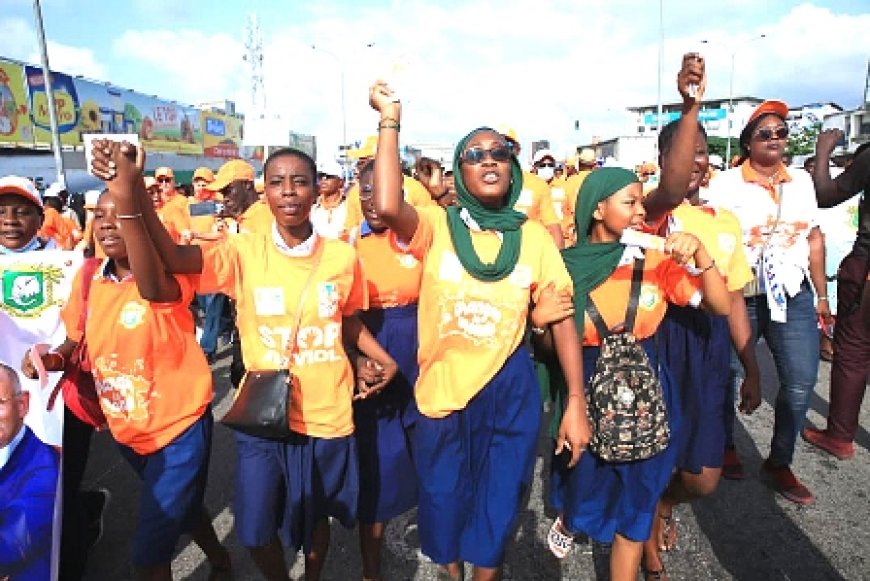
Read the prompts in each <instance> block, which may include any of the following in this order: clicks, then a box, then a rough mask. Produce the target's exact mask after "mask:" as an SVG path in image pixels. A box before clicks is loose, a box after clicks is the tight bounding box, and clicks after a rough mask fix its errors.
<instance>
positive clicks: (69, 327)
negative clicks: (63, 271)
mask: <svg viewBox="0 0 870 581" xmlns="http://www.w3.org/2000/svg"><path fill="white" fill-rule="evenodd" d="M84 308H85V305H84V301H82V270H81V269H79V271H78V272H77V273H76V275H75V278H73V282H72V288H71V289H70V293H69V301H67V303H66V305H64V306H63V308H62V309H61V311H60V318H61V320H62V321H63V324H64V327H66V336H67V337H69V338H70V339H72V340H73V341H75V342H76V343H78V342H79V341H81V340H82V336H83V335H84V329H80V328H79V324H80V322H81V317H82V309H84Z"/></svg>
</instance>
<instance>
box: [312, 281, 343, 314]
mask: <svg viewBox="0 0 870 581" xmlns="http://www.w3.org/2000/svg"><path fill="white" fill-rule="evenodd" d="M340 298H341V297H340V295H339V292H338V285H336V284H335V283H334V282H322V283H320V285H319V286H318V288H317V316H318V317H321V318H323V319H331V318H333V317H334V316H335V313H336V312H337V311H338V301H339V299H340Z"/></svg>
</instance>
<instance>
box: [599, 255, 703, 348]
mask: <svg viewBox="0 0 870 581" xmlns="http://www.w3.org/2000/svg"><path fill="white" fill-rule="evenodd" d="M640 256H642V251H641V250H640V249H639V248H637V247H636V246H628V247H626V250H625V253H624V254H623V257H622V260H621V261H620V264H619V266H617V267H616V270H614V271H613V273H612V274H611V275H610V278H608V279H607V280H605V281H604V282H603V283H601V284H600V285H599V286H598V287H597V288H595V290H593V291H592V292H591V293H589V294H590V296H591V297H592V300H593V302H594V303H595V306H596V308H597V309H598V312H599V313H601V317H602V318H603V319H604V322H605V323H606V324H607V327H608V328H613V327H614V326H616V325H618V324H620V323H622V322H623V321H625V311H626V309H627V308H628V296H629V292H630V291H631V275H632V269H633V267H634V259H636V258H639V257H640ZM701 297H702V295H701V277H699V276H692V275H690V274H689V272H688V271H687V270H686V269H685V268H684V267H683V266H680V265H679V264H677V263H676V262H674V260H673V259H671V257H670V256H668V255H667V254H665V253H663V252H658V251H656V250H647V251H646V261H645V262H644V268H643V281H642V283H641V287H640V300H639V301H638V307H637V317H636V318H635V321H634V333H633V334H634V336H635V337H637V338H638V339H646V338H647V337H650V336H652V334H653V333H655V331H656V329H658V327H659V324H660V323H661V322H662V319H664V317H665V311H667V308H668V303H673V304H675V305H679V306H686V305H690V304H691V305H694V306H698V305H699V304H700V303H701ZM600 344H601V338H600V337H599V336H598V330H597V329H596V328H595V324H594V323H593V322H592V320H591V319H590V318H589V313H586V315H585V321H584V326H583V345H600Z"/></svg>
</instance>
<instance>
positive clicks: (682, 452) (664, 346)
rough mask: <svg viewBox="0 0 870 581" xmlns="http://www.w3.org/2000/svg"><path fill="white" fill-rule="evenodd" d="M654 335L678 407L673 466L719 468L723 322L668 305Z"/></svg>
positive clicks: (726, 338) (724, 391)
mask: <svg viewBox="0 0 870 581" xmlns="http://www.w3.org/2000/svg"><path fill="white" fill-rule="evenodd" d="M658 333H659V344H660V346H661V348H660V351H661V357H662V361H664V363H665V365H667V367H668V370H669V371H670V372H671V375H672V377H673V378H674V384H675V385H676V387H677V388H678V389H679V391H680V403H681V404H682V416H683V431H682V438H681V439H680V440H679V441H678V442H676V443H677V445H678V447H679V453H678V455H677V467H678V468H679V469H680V470H685V471H687V472H693V473H695V474H700V473H701V470H702V469H703V468H704V467H705V466H706V467H708V468H720V467H721V466H722V455H723V453H724V450H725V420H724V417H723V415H724V414H723V409H724V408H723V406H724V404H725V397H726V396H727V395H728V390H729V389H730V383H729V377H730V362H731V333H730V331H729V329H728V319H727V318H726V317H721V316H717V315H710V314H708V313H705V312H704V311H701V310H700V309H694V308H691V307H677V306H674V305H669V306H668V312H667V315H666V316H665V319H664V321H662V324H661V326H659V330H658Z"/></svg>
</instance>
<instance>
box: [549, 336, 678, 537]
mask: <svg viewBox="0 0 870 581" xmlns="http://www.w3.org/2000/svg"><path fill="white" fill-rule="evenodd" d="M641 345H643V347H644V349H645V350H646V352H647V355H648V356H649V359H650V363H651V364H652V365H653V367H654V368H656V367H657V368H658V372H659V380H660V381H661V384H662V392H663V396H664V401H665V406H666V407H667V410H668V425H669V426H670V429H671V440H670V444H669V445H668V447H667V448H666V449H665V451H664V452H662V453H660V454H657V455H656V456H653V457H652V458H647V459H646V460H638V461H636V462H619V463H609V462H605V461H604V460H602V459H601V458H599V457H598V456H595V455H594V454H592V453H591V452H588V451H587V452H584V453H583V454H582V455H581V456H580V462H578V464H577V465H576V466H575V467H574V468H572V469H568V468H567V461H568V455H567V454H560V455H559V456H554V458H553V462H552V465H551V470H552V474H551V481H550V485H551V489H550V502H551V504H552V505H553V507H554V508H555V509H556V510H557V511H558V512H559V513H561V515H562V520H563V522H564V523H565V527H566V528H567V529H568V530H570V531H571V532H574V533H581V532H582V533H585V534H587V535H589V537H591V538H593V539H595V540H596V541H599V542H602V543H610V542H612V541H613V537H614V535H615V534H616V533H619V534H620V535H622V536H623V537H626V538H627V539H630V540H633V541H645V540H647V539H648V538H649V535H650V531H651V530H652V525H653V522H654V519H655V515H656V504H657V503H658V501H659V497H660V496H661V495H662V493H663V492H664V491H665V488H666V487H667V485H668V482H669V481H670V479H671V475H672V474H673V471H674V466H675V464H676V459H677V449H678V446H677V445H675V442H679V441H680V427H681V426H680V424H681V422H680V402H679V395H678V394H677V390H676V389H675V388H674V385H673V381H672V379H671V376H670V374H669V373H668V370H667V368H666V367H664V366H662V365H657V358H656V353H655V347H654V340H653V339H646V340H644V341H642V342H641ZM599 351H600V349H599V348H598V347H584V348H583V374H584V376H585V381H586V382H587V383H588V381H589V378H590V377H591V376H592V373H593V371H594V370H595V361H596V359H598V353H599Z"/></svg>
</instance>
